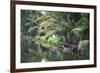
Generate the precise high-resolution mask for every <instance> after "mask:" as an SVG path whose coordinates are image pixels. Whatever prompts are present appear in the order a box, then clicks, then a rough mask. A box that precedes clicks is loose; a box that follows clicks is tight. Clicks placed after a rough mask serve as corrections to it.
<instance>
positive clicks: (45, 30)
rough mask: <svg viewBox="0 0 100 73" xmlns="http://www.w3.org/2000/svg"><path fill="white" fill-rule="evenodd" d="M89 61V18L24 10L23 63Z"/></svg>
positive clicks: (74, 14)
mask: <svg viewBox="0 0 100 73" xmlns="http://www.w3.org/2000/svg"><path fill="white" fill-rule="evenodd" d="M85 59H89V14H88V13H75V12H56V11H36V10H21V62H40V61H64V60H85Z"/></svg>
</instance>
